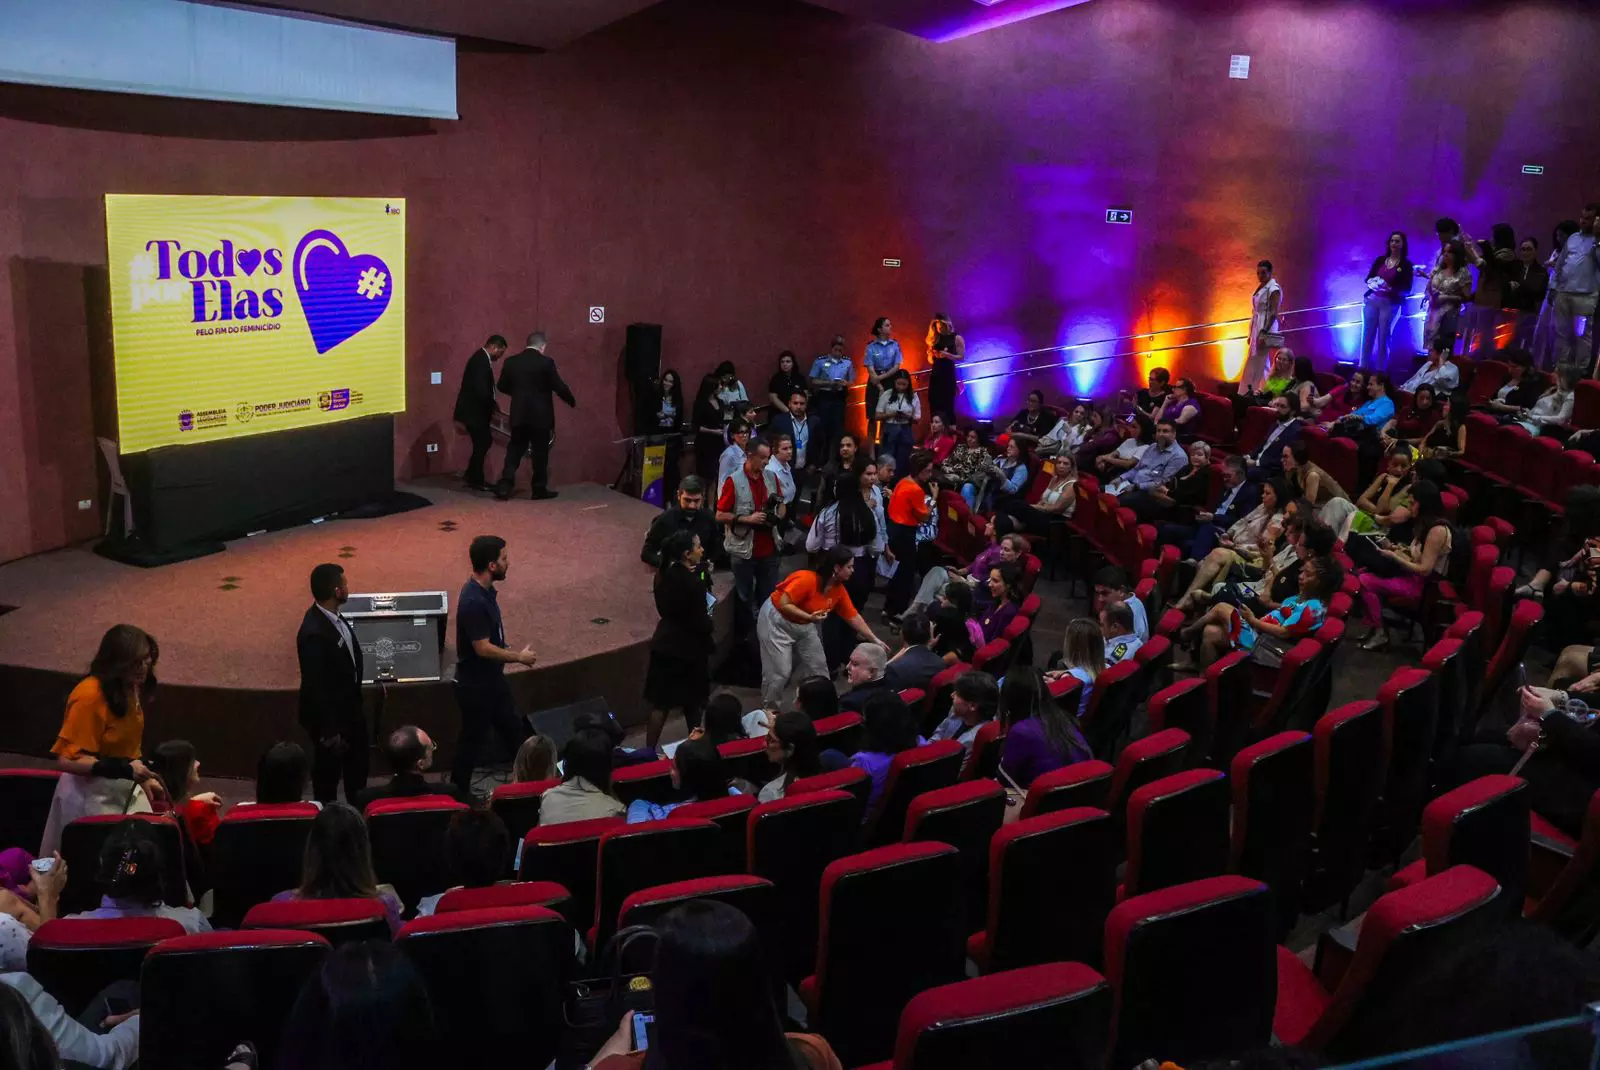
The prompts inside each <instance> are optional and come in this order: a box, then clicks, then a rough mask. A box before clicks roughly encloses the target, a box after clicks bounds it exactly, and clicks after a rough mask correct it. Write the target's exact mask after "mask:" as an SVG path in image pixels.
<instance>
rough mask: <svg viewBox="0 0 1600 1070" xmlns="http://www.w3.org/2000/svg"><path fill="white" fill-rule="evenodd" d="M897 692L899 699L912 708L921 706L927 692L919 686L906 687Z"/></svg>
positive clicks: (925, 699) (926, 696)
mask: <svg viewBox="0 0 1600 1070" xmlns="http://www.w3.org/2000/svg"><path fill="white" fill-rule="evenodd" d="M898 694H899V695H900V701H901V702H904V703H905V704H906V705H907V706H909V707H911V709H913V710H915V709H916V708H917V707H918V706H921V705H922V704H923V703H924V702H925V701H927V698H928V694H927V692H925V691H923V690H922V688H920V687H908V688H906V689H905V690H904V691H901V692H898Z"/></svg>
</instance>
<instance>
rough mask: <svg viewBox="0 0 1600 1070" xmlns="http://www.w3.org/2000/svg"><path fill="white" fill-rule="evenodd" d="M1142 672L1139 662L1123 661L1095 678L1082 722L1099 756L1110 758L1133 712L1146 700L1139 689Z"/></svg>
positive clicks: (1090, 744)
mask: <svg viewBox="0 0 1600 1070" xmlns="http://www.w3.org/2000/svg"><path fill="white" fill-rule="evenodd" d="M1141 671H1142V667H1141V666H1140V665H1139V663H1138V662H1137V661H1123V662H1118V663H1117V664H1115V665H1113V666H1111V667H1110V668H1109V669H1106V670H1105V671H1104V672H1102V673H1101V674H1100V675H1099V676H1097V677H1095V681H1094V691H1093V693H1091V694H1090V696H1089V708H1088V709H1086V710H1084V711H1083V718H1082V722H1083V734H1084V738H1085V739H1087V740H1088V743H1089V747H1090V749H1091V750H1093V751H1094V753H1095V755H1096V757H1101V758H1105V757H1109V756H1110V755H1111V754H1112V753H1113V752H1114V751H1115V749H1116V745H1117V742H1118V741H1119V740H1121V739H1122V738H1123V737H1125V736H1126V735H1127V734H1128V732H1129V731H1130V729H1131V726H1132V722H1133V711H1134V710H1135V709H1136V708H1137V707H1138V705H1139V703H1140V701H1142V700H1143V699H1144V695H1143V694H1141V693H1140V691H1139V685H1140V684H1141V683H1143V676H1142V675H1141Z"/></svg>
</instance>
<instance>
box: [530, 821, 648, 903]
mask: <svg viewBox="0 0 1600 1070" xmlns="http://www.w3.org/2000/svg"><path fill="white" fill-rule="evenodd" d="M622 825H623V821H622V818H620V817H597V818H594V819H593V820H590V821H568V822H565V823H563V824H560V825H540V826H539V827H538V828H536V829H533V830H531V831H530V832H529V833H528V835H527V836H526V837H524V839H523V841H522V865H521V867H520V868H519V869H518V871H517V876H518V877H519V878H521V879H522V880H524V881H552V882H554V883H556V884H559V885H561V886H562V887H564V888H565V889H566V890H567V891H568V892H570V893H572V899H571V901H570V903H569V904H568V906H567V909H566V911H564V913H565V914H566V915H567V917H568V918H569V919H570V920H571V921H572V922H573V923H574V924H575V925H579V926H580V927H583V928H587V927H588V926H589V925H591V924H593V923H594V879H595V872H596V866H597V864H598V862H599V859H600V838H601V837H602V836H604V835H605V834H606V833H608V832H610V831H611V830H612V829H617V828H621V827H622Z"/></svg>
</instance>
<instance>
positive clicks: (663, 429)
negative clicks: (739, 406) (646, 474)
mask: <svg viewBox="0 0 1600 1070" xmlns="http://www.w3.org/2000/svg"><path fill="white" fill-rule="evenodd" d="M689 416H690V413H689V412H688V411H687V410H685V409H684V407H683V377H682V376H681V375H679V374H678V373H677V372H676V371H675V370H673V369H672V368H666V369H663V370H662V372H661V376H660V378H658V379H656V380H655V381H654V382H652V383H651V384H650V386H649V387H648V389H647V390H646V392H645V395H644V396H643V397H641V398H640V399H639V432H638V433H639V434H641V435H661V436H665V441H664V443H663V446H664V448H665V450H666V456H665V457H664V458H663V464H662V468H661V503H660V504H662V505H667V504H669V503H671V502H672V501H673V500H674V498H676V496H677V493H678V474H679V473H678V470H679V468H680V467H681V465H680V462H679V459H678V458H679V456H680V455H681V454H682V452H683V431H684V428H685V427H687V426H688V424H689Z"/></svg>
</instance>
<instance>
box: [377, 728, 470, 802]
mask: <svg viewBox="0 0 1600 1070" xmlns="http://www.w3.org/2000/svg"><path fill="white" fill-rule="evenodd" d="M435 749H436V748H435V745H434V742H433V738H432V737H431V736H429V735H428V733H426V732H424V731H423V730H422V729H420V728H418V727H417V726H416V725H410V724H408V725H402V726H401V727H399V728H396V729H395V730H394V731H393V732H390V733H389V738H388V739H387V740H385V741H384V744H383V756H384V758H385V760H387V761H388V763H389V769H390V771H391V773H392V774H393V775H392V776H390V777H389V780H388V782H387V783H385V784H375V785H373V786H372V787H370V788H367V789H366V790H364V791H360V792H357V793H356V800H355V806H356V808H357V809H359V810H365V809H366V808H367V805H368V804H369V803H374V802H377V801H378V800H379V799H412V798H416V797H417V796H419V795H448V796H450V797H451V798H452V799H455V800H457V801H458V802H464V803H466V804H467V805H469V806H470V805H472V794H471V792H469V791H463V790H461V789H459V788H457V787H456V785H454V784H452V783H450V782H449V781H448V780H429V779H428V778H427V777H426V776H425V775H424V774H426V773H427V771H428V770H429V769H432V768H433V752H434V750H435Z"/></svg>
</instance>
